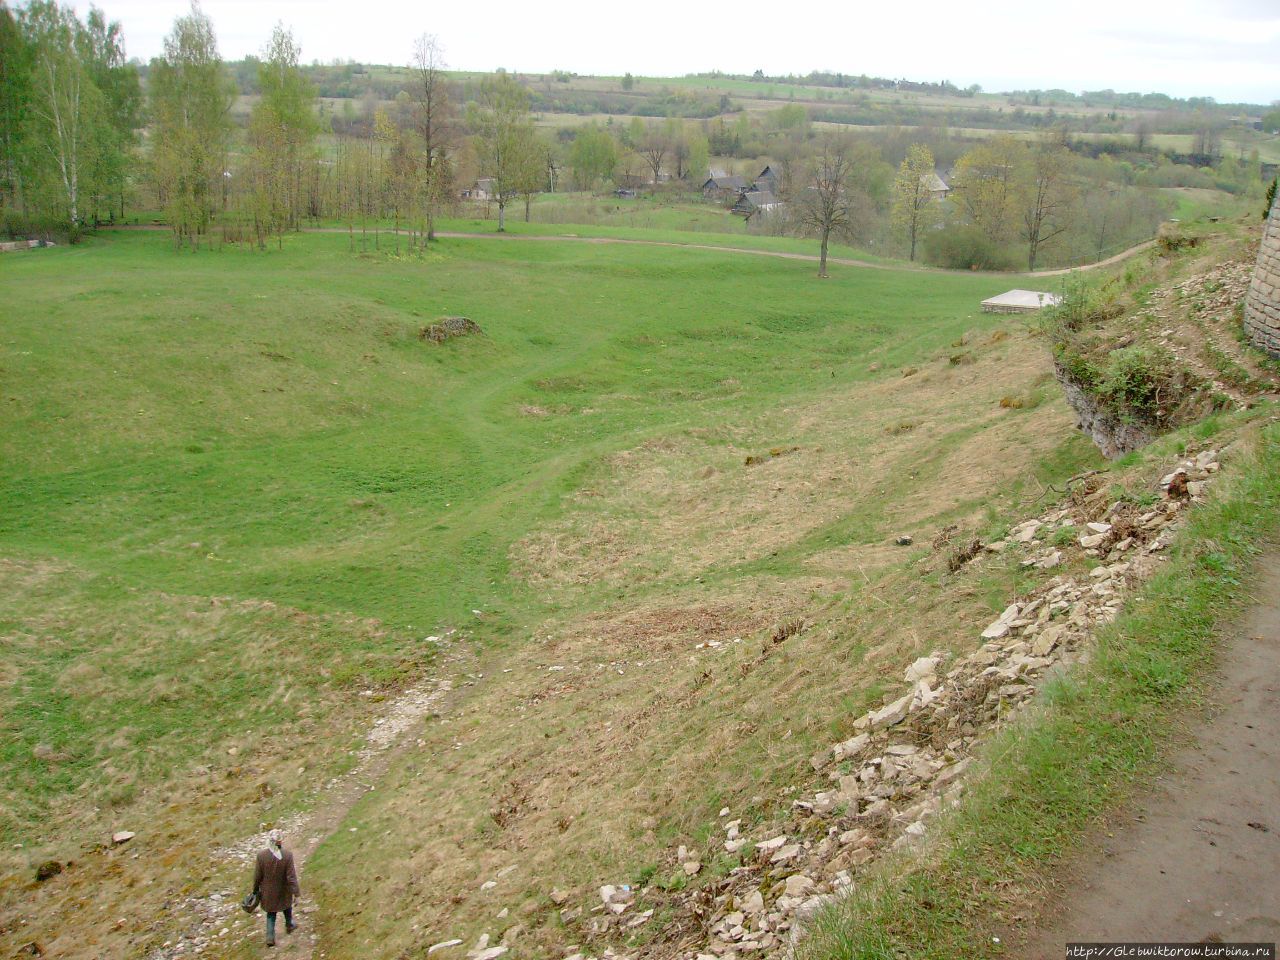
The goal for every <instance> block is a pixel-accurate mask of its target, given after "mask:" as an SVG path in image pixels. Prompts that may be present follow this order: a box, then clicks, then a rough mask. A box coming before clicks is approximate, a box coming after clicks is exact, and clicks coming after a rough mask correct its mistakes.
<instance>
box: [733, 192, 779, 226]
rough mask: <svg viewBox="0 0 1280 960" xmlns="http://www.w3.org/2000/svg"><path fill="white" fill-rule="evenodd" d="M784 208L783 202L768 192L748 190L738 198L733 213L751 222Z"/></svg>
mask: <svg viewBox="0 0 1280 960" xmlns="http://www.w3.org/2000/svg"><path fill="white" fill-rule="evenodd" d="M781 206H782V202H781V201H780V200H779V199H778V198H777V197H776V196H775V195H774V194H772V193H771V192H769V191H768V190H747V191H746V192H745V193H743V194H742V196H740V197H738V202H737V203H735V204H734V205H733V212H734V213H736V214H739V215H740V216H743V217H746V218H747V219H748V220H750V219H751V218H752V217H756V216H765V215H768V214H769V213H771V212H773V211H775V210H777V209H778V208H779V207H781Z"/></svg>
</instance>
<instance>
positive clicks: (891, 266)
mask: <svg viewBox="0 0 1280 960" xmlns="http://www.w3.org/2000/svg"><path fill="white" fill-rule="evenodd" d="M106 229H110V230H167V229H168V227H164V226H161V225H157V224H144V225H139V226H126V225H122V226H117V227H108V228H106ZM302 232H303V233H348V232H349V231H348V230H347V228H346V227H311V228H307V229H304V230H303V231H302ZM388 233H389V231H387V230H385V229H384V230H383V231H382V235H383V236H384V237H385V236H386V235H387V234H388ZM436 237H437V238H438V239H444V240H499V241H505V242H510V243H514V242H518V241H529V240H534V241H537V240H554V241H562V242H563V241H566V240H567V241H571V242H576V243H600V244H627V245H630V246H640V247H683V248H685V249H688V250H711V251H714V252H716V253H736V254H747V255H749V256H754V257H772V258H774V259H777V260H803V261H806V262H809V263H817V262H818V260H819V258H818V256H817V255H816V254H812V253H792V252H788V251H785V250H753V249H751V248H750V247H726V246H719V245H717V244H713V243H684V242H681V241H676V240H637V239H632V238H628V237H590V236H588V237H584V236H581V235H579V234H576V233H546V234H529V233H454V232H451V231H448V230H442V231H437V232H436ZM1154 244H1155V241H1154V240H1147V241H1145V242H1143V243H1139V244H1138V245H1137V246H1133V247H1130V248H1129V249H1128V250H1122V251H1120V252H1119V253H1117V254H1116V255H1115V256H1113V257H1108V258H1107V259H1105V260H1099V261H1097V262H1096V263H1086V264H1084V265H1082V266H1078V267H1060V268H1057V269H1054V270H1037V271H1035V272H1034V273H1027V272H1025V271H1024V272H1022V273H989V272H980V275H982V276H992V277H1058V276H1062V275H1063V274H1067V273H1073V272H1075V271H1079V270H1097V269H1098V268H1099V267H1109V266H1111V265H1112V264H1113V263H1120V262H1121V261H1122V260H1127V259H1129V258H1130V257H1132V256H1134V255H1135V254H1138V253H1141V252H1142V251H1143V250H1148V249H1150V248H1151V247H1152V246H1154ZM827 263H829V264H834V265H836V266H841V267H865V268H867V269H869V270H919V271H920V272H922V273H926V272H933V273H955V272H956V271H954V270H943V269H941V268H938V267H926V266H923V265H921V264H916V263H904V262H902V261H896V262H885V263H872V262H870V261H867V260H853V259H850V258H847V257H827Z"/></svg>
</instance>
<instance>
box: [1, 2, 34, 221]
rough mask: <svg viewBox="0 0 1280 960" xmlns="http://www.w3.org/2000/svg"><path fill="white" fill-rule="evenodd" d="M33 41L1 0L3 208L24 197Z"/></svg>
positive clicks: (15, 203) (16, 202) (14, 203)
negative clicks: (23, 158) (23, 183)
mask: <svg viewBox="0 0 1280 960" xmlns="http://www.w3.org/2000/svg"><path fill="white" fill-rule="evenodd" d="M31 63H32V51H31V44H29V43H28V42H27V39H26V37H24V36H23V35H22V30H21V28H20V27H19V25H18V21H17V19H16V18H15V17H14V15H13V12H12V11H11V10H10V9H9V7H8V5H7V4H5V3H4V2H3V0H0V210H4V209H8V208H12V207H15V206H16V205H17V204H18V203H19V202H20V200H21V197H22V155H23V150H24V145H25V137H24V134H25V133H26V131H27V129H28V128H27V122H28V114H29V110H30V105H31Z"/></svg>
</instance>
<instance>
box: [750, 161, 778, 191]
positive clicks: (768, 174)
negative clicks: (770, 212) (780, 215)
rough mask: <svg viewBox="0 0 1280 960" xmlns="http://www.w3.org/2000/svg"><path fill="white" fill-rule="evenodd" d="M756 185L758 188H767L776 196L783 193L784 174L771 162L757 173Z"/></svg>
mask: <svg viewBox="0 0 1280 960" xmlns="http://www.w3.org/2000/svg"><path fill="white" fill-rule="evenodd" d="M755 186H756V189H757V190H767V191H768V192H769V193H772V194H773V195H774V196H775V197H776V196H778V195H780V194H781V193H782V190H781V189H780V188H781V186H782V176H781V174H779V172H778V171H777V170H775V169H773V165H772V164H770V165H769V166H767V167H765V168H764V169H763V170H761V171H760V172H759V173H758V174H756V180H755Z"/></svg>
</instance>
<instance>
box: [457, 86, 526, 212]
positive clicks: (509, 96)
mask: <svg viewBox="0 0 1280 960" xmlns="http://www.w3.org/2000/svg"><path fill="white" fill-rule="evenodd" d="M467 118H468V121H469V123H470V125H471V129H472V130H474V131H475V135H476V157H477V160H478V161H479V165H480V171H481V172H482V173H483V174H484V175H485V176H487V177H490V178H491V179H492V180H493V187H494V194H495V197H496V199H497V202H498V230H499V232H501V231H504V230H506V229H507V215H506V213H507V203H508V202H509V201H510V199H511V197H512V196H514V195H515V194H516V193H517V192H518V186H517V184H518V182H519V178H520V174H521V171H522V170H524V169H525V167H524V165H525V163H526V160H527V158H526V156H525V154H526V152H527V151H529V150H530V149H532V146H533V143H534V140H533V137H532V136H531V134H530V131H531V130H532V128H533V123H532V121H531V120H530V119H529V93H528V91H527V90H525V88H524V87H522V86H521V85H520V84H519V83H517V82H516V81H515V80H514V79H513V78H512V77H511V75H510V74H508V73H505V72H500V73H495V74H490V75H489V76H487V77H485V78H484V80H483V81H481V83H480V96H479V100H478V101H477V102H476V103H473V104H471V105H470V109H469V111H468V117H467Z"/></svg>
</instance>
